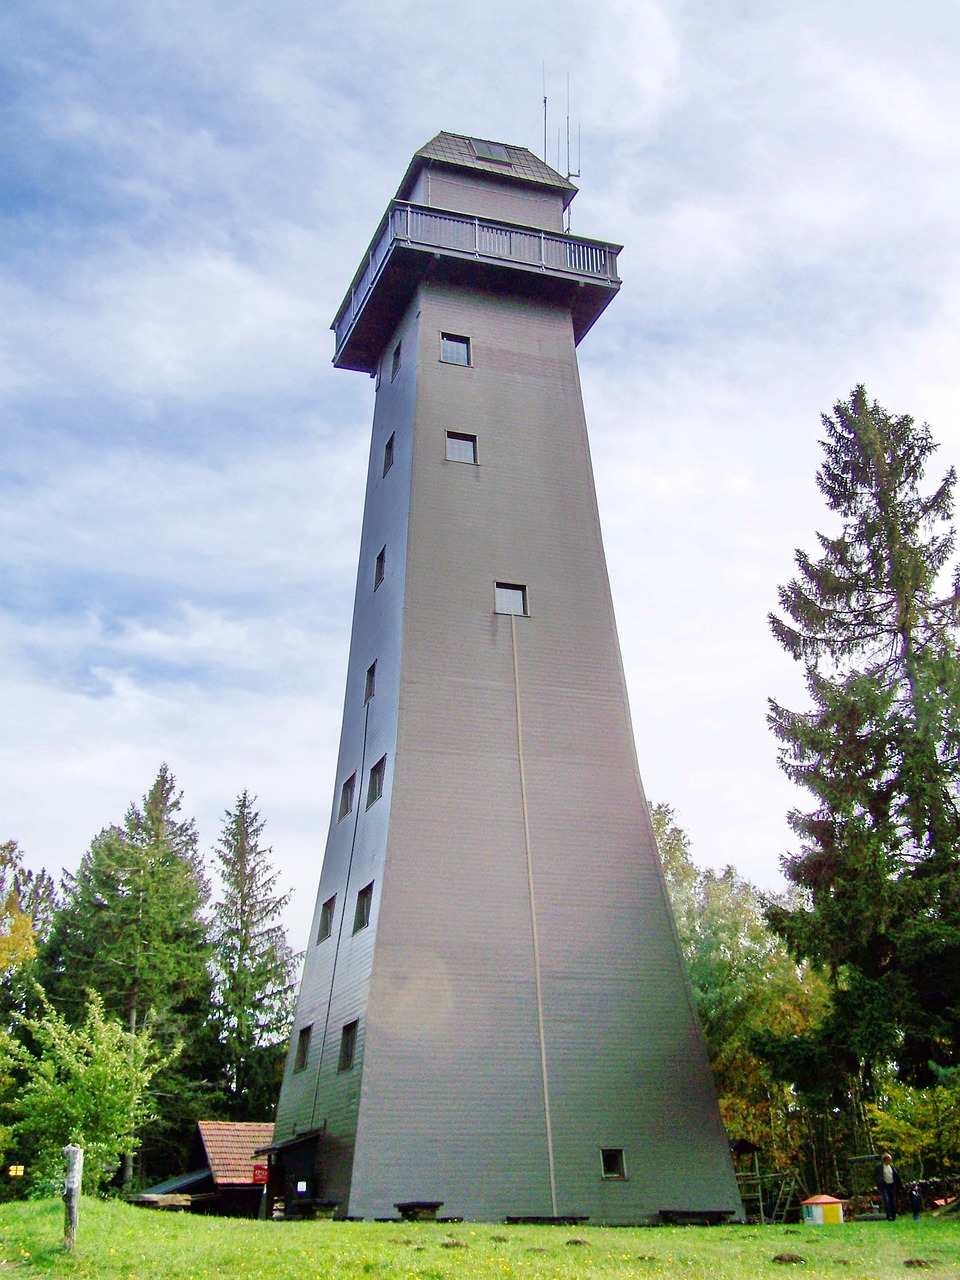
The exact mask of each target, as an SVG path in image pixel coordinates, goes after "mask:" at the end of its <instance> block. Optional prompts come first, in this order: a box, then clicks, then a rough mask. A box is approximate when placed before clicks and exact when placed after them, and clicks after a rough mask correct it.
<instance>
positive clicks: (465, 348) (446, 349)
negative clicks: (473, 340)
mask: <svg viewBox="0 0 960 1280" xmlns="http://www.w3.org/2000/svg"><path fill="white" fill-rule="evenodd" d="M440 359H441V360H442V361H443V362H444V364H464V365H469V363H470V339H469V338H461V337H460V336H459V335H458V334H456V333H441V335H440Z"/></svg>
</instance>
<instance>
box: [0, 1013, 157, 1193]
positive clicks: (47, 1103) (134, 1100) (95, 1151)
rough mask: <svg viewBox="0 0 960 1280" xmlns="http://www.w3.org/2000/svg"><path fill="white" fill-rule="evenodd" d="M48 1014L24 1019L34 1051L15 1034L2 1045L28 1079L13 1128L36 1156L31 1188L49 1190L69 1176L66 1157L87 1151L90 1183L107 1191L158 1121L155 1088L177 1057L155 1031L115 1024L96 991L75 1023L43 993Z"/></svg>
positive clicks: (10, 1063)
mask: <svg viewBox="0 0 960 1280" xmlns="http://www.w3.org/2000/svg"><path fill="white" fill-rule="evenodd" d="M40 999H41V1003H42V1013H41V1014H40V1015H39V1016H38V1017H33V1018H30V1017H26V1016H23V1015H19V1016H18V1017H17V1019H16V1021H17V1023H18V1029H19V1030H20V1031H26V1032H28V1033H29V1040H30V1047H29V1048H28V1047H27V1045H26V1044H25V1043H24V1042H23V1040H21V1039H18V1038H16V1037H15V1036H14V1035H12V1034H10V1033H9V1032H6V1033H4V1040H3V1044H2V1046H0V1058H5V1059H6V1061H5V1062H4V1063H3V1065H4V1066H5V1067H6V1068H7V1069H8V1070H10V1071H13V1072H16V1073H17V1074H18V1075H20V1076H21V1077H22V1081H21V1084H20V1087H19V1088H18V1090H17V1093H16V1096H15V1099H14V1102H13V1105H12V1109H13V1112H14V1117H15V1123H14V1125H13V1129H14V1132H15V1134H16V1135H17V1137H18V1139H19V1141H20V1142H21V1143H22V1144H23V1145H24V1146H25V1147H26V1150H27V1151H28V1152H29V1159H28V1165H29V1169H30V1181H31V1183H32V1184H33V1186H34V1188H35V1189H37V1190H40V1191H46V1190H48V1189H49V1188H50V1187H52V1186H55V1185H56V1182H57V1179H58V1175H59V1174H60V1173H61V1172H62V1163H63V1159H62V1156H61V1151H62V1149H63V1147H64V1146H66V1145H67V1143H70V1142H75V1143H77V1144H78V1145H80V1146H81V1147H83V1149H84V1168H83V1172H84V1183H85V1186H86V1188H87V1190H89V1191H94V1190H97V1189H99V1188H100V1187H101V1186H102V1185H103V1183H104V1182H105V1181H106V1180H107V1179H108V1178H110V1177H111V1176H112V1175H113V1173H114V1172H115V1171H116V1169H117V1167H118V1165H119V1163H120V1159H121V1157H122V1156H123V1155H124V1154H126V1153H127V1152H129V1151H130V1150H131V1149H133V1148H134V1147H135V1146H136V1144H137V1142H138V1136H137V1135H138V1134H139V1133H140V1132H141V1131H142V1129H143V1127H144V1126H145V1125H146V1124H147V1122H148V1121H149V1120H151V1119H153V1118H154V1115H153V1111H152V1108H151V1104H150V1101H149V1095H148V1088H149V1085H150V1083H151V1081H152V1080H153V1078H154V1077H155V1076H156V1074H157V1073H158V1071H159V1070H160V1069H161V1068H162V1067H163V1066H165V1065H168V1064H169V1063H170V1062H171V1061H172V1059H173V1058H174V1057H175V1056H176V1052H177V1050H176V1049H175V1050H173V1051H172V1052H171V1053H168V1054H166V1055H164V1054H163V1053H162V1052H161V1050H160V1049H159V1047H158V1045H157V1044H156V1042H155V1040H154V1038H153V1035H152V1033H151V1030H150V1028H149V1026H141V1027H140V1028H139V1029H138V1030H136V1031H133V1032H131V1031H128V1030H126V1029H125V1028H124V1026H123V1024H122V1023H121V1022H119V1021H118V1020H117V1019H116V1018H112V1017H110V1016H109V1015H108V1014H107V1013H106V1011H105V1009H104V1005H103V1001H102V1000H101V998H100V997H99V996H98V995H97V994H96V992H90V993H88V1000H87V1004H86V1007H85V1009H84V1013H83V1017H82V1019H81V1021H80V1022H79V1023H77V1024H76V1025H73V1024H71V1023H70V1022H68V1021H67V1019H66V1018H64V1017H63V1016H62V1015H61V1014H59V1013H57V1011H56V1010H55V1009H54V1008H53V1007H52V1006H51V1005H50V1003H49V1001H47V999H46V997H45V996H43V993H42V992H41V993H40Z"/></svg>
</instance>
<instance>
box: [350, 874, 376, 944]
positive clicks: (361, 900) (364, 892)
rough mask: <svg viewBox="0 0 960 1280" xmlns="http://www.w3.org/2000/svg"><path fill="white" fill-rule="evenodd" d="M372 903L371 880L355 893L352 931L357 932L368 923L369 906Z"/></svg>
mask: <svg viewBox="0 0 960 1280" xmlns="http://www.w3.org/2000/svg"><path fill="white" fill-rule="evenodd" d="M372 903H373V881H372V880H371V881H370V883H369V884H367V885H364V887H363V888H362V889H361V890H360V892H359V893H358V894H357V909H356V911H354V913H353V932H354V933H359V932H360V930H361V929H366V927H367V925H368V924H369V923H370V907H371V905H372Z"/></svg>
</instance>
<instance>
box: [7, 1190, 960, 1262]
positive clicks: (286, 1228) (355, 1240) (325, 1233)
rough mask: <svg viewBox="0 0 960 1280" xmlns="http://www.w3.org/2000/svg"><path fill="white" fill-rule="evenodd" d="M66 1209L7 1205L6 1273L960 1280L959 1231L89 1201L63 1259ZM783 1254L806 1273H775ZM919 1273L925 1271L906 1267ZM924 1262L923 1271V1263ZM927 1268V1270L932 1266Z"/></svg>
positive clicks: (950, 1223) (935, 1224)
mask: <svg viewBox="0 0 960 1280" xmlns="http://www.w3.org/2000/svg"><path fill="white" fill-rule="evenodd" d="M62 1238H63V1206H62V1204H61V1203H60V1201H59V1200H47V1201H43V1202H35V1203H19V1204H7V1205H2V1206H0V1271H7V1270H9V1271H17V1272H18V1273H19V1274H20V1275H22V1276H24V1277H25V1278H26V1277H27V1276H30V1275H45V1276H51V1277H58V1276H84V1277H87V1276H89V1277H95V1278H96V1280H154V1278H156V1280H206V1277H208V1276H237V1277H245V1276H249V1277H264V1280H287V1278H288V1277H289V1278H290V1280H293V1278H294V1277H295V1278H296V1280H314V1278H315V1277H323V1278H324V1280H328V1278H331V1280H370V1278H371V1277H372V1278H373V1280H377V1278H378V1277H391V1278H393V1277H397V1278H403V1280H448V1278H449V1280H468V1278H469V1280H474V1278H475V1277H479V1278H480V1280H484V1278H486V1277H489V1278H491V1280H492V1278H494V1277H496V1278H497V1280H512V1278H513V1277H517V1280H554V1278H556V1280H574V1277H577V1278H580V1277H582V1278H583V1280H593V1278H594V1277H596V1280H606V1278H607V1277H614V1276H616V1277H624V1278H625V1280H629V1278H630V1277H647V1278H648V1280H654V1278H660V1277H667V1276H682V1277H689V1278H691V1280H693V1278H696V1280H700V1278H701V1277H702V1278H703V1280H756V1278H757V1277H771V1278H773V1277H775V1278H776V1280H785V1277H787V1276H795V1275H796V1274H797V1273H798V1272H800V1273H803V1274H804V1275H807V1276H825V1277H833V1278H836V1280H840V1278H841V1277H843V1280H886V1278H887V1277H892V1276H899V1277H905V1276H908V1275H913V1274H917V1273H923V1274H927V1275H929V1276H930V1278H931V1280H940V1278H941V1277H948V1278H949V1280H960V1220H958V1219H957V1218H953V1219H949V1218H948V1219H933V1218H929V1217H924V1218H923V1219H922V1221H921V1222H919V1223H916V1222H914V1221H913V1220H912V1219H911V1218H909V1217H907V1218H902V1219H898V1220H897V1222H895V1223H888V1222H871V1223H850V1224H847V1225H844V1226H842V1227H795V1228H788V1227H738V1226H726V1227H629V1228H624V1227H621V1228H610V1227H606V1228H605V1227H585V1226H580V1227H576V1228H571V1227H501V1226H496V1225H491V1224H489V1223H462V1224H456V1225H453V1224H451V1225H441V1224H435V1223H409V1224H408V1223H372V1222H371V1223H368V1222H356V1223H354V1222H299V1223H294V1222H250V1221H246V1220H243V1219H238V1218H204V1217H198V1216H191V1215H190V1214H180V1213H161V1212H157V1211H156V1210H149V1209H135V1208H132V1207H130V1206H129V1205H125V1204H119V1203H117V1202H108V1203H104V1202H101V1201H95V1200H84V1201H82V1202H81V1206H80V1225H79V1230H78V1233H77V1247H76V1249H75V1250H74V1251H73V1253H71V1254H67V1253H64V1252H63V1249H62V1245H61V1241H62ZM778 1254H787V1255H794V1257H795V1258H800V1259H802V1261H793V1262H790V1261H787V1262H779V1263H778V1262H775V1261H774V1258H775V1256H776V1255H778ZM908 1260H914V1268H915V1269H911V1267H909V1266H905V1264H906V1263H907V1261H908ZM917 1260H920V1261H919V1262H917ZM921 1264H925V1265H921Z"/></svg>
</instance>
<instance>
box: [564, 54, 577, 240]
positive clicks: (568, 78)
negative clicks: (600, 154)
mask: <svg viewBox="0 0 960 1280" xmlns="http://www.w3.org/2000/svg"><path fill="white" fill-rule="evenodd" d="M579 177H580V126H579V125H577V171H576V173H574V172H573V170H572V169H571V168H570V72H569V71H568V72H567V181H568V182H569V181H570V179H571V178H579ZM567 230H568V231H569V230H570V205H567Z"/></svg>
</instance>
